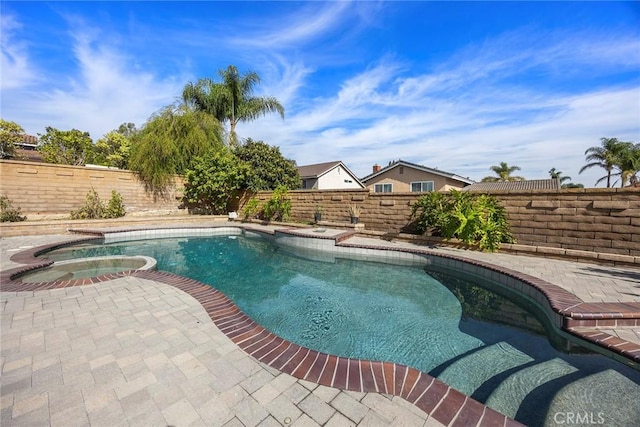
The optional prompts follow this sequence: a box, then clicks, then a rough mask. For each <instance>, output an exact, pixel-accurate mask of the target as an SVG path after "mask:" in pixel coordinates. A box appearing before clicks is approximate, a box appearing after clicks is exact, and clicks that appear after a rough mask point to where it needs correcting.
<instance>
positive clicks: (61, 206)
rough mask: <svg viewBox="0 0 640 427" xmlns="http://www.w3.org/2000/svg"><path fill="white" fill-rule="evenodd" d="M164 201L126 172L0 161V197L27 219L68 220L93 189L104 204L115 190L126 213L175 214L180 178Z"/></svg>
mask: <svg viewBox="0 0 640 427" xmlns="http://www.w3.org/2000/svg"><path fill="white" fill-rule="evenodd" d="M176 185H177V190H176V188H173V189H172V190H171V191H170V192H169V195H168V198H167V199H166V200H157V199H155V200H154V197H153V196H152V195H150V194H148V193H147V192H145V190H144V186H143V185H142V184H141V183H140V182H139V181H138V180H137V179H136V177H135V175H134V174H133V173H132V172H130V171H124V170H117V169H103V168H88V167H79V166H67V165H55V164H50V163H35V162H22V161H14V160H0V194H2V195H3V196H7V197H8V198H9V199H10V200H11V201H12V203H13V204H14V205H15V206H19V207H20V208H21V210H22V212H23V213H24V214H26V215H27V217H28V219H29V220H36V219H50V218H60V217H68V216H69V214H70V212H71V211H72V210H76V209H78V208H80V207H81V206H83V205H84V203H85V197H86V195H87V193H88V192H89V191H90V190H91V189H92V188H93V189H95V190H96V192H97V193H98V195H99V196H100V198H101V199H102V200H104V201H108V200H109V199H110V198H111V191H112V190H116V191H117V192H118V193H120V195H121V196H122V198H123V201H124V204H125V207H126V210H127V213H128V214H133V215H136V214H140V215H143V214H160V215H163V214H179V213H186V212H185V210H181V209H179V208H178V206H179V205H180V200H178V199H179V198H180V197H181V196H182V185H183V183H182V179H181V178H180V177H176Z"/></svg>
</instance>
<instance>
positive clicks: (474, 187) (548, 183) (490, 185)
mask: <svg viewBox="0 0 640 427" xmlns="http://www.w3.org/2000/svg"><path fill="white" fill-rule="evenodd" d="M559 189H560V181H558V180H557V179H553V178H548V179H527V180H524V181H496V182H476V183H474V184H471V185H469V186H467V187H464V189H463V190H462V191H477V192H491V191H530V190H554V191H555V190H559Z"/></svg>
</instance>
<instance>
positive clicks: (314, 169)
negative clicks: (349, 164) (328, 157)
mask: <svg viewBox="0 0 640 427" xmlns="http://www.w3.org/2000/svg"><path fill="white" fill-rule="evenodd" d="M340 163H342V162H341V161H336V162H326V163H316V164H315V165H306V166H298V173H299V174H300V178H317V177H319V176H320V175H323V174H324V173H326V172H328V171H330V170H331V169H333V168H334V167H336V166H338V165H339V164H340Z"/></svg>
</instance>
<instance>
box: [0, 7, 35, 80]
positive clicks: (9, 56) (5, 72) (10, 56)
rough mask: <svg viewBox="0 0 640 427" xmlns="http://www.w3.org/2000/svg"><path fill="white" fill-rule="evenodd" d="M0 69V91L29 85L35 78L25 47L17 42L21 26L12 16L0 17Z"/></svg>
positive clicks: (3, 15) (4, 15)
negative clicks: (0, 72) (0, 74)
mask: <svg viewBox="0 0 640 427" xmlns="http://www.w3.org/2000/svg"><path fill="white" fill-rule="evenodd" d="M0 20H1V21H0V28H2V30H1V31H2V33H1V35H0V45H1V54H2V59H1V63H0V64H1V68H2V76H1V77H0V89H2V90H3V91H5V90H9V89H15V88H21V87H24V86H26V85H29V84H30V83H32V82H33V81H34V79H35V78H36V72H35V70H34V68H33V67H34V65H33V64H32V63H31V61H30V60H29V52H28V48H27V45H26V44H25V43H23V42H20V41H18V40H17V37H16V33H19V31H20V30H21V29H22V24H21V23H20V22H19V21H18V20H17V19H16V18H15V17H14V16H13V15H8V14H4V13H3V14H2V15H0Z"/></svg>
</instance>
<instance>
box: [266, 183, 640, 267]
mask: <svg viewBox="0 0 640 427" xmlns="http://www.w3.org/2000/svg"><path fill="white" fill-rule="evenodd" d="M289 194H290V198H291V201H292V219H293V220H294V221H301V222H305V221H312V220H313V213H314V212H315V209H316V207H317V206H322V207H323V208H324V213H323V215H322V220H323V221H330V222H348V221H349V213H348V211H347V208H348V206H349V205H350V204H354V203H355V204H357V205H358V206H360V208H361V215H360V222H361V223H363V224H365V227H366V229H367V230H373V231H379V232H383V233H390V234H395V233H400V232H410V231H412V227H411V218H410V215H411V205H412V204H413V203H414V202H415V200H416V198H417V197H418V195H416V194H415V193H392V194H389V193H386V194H376V193H369V192H368V190H334V191H313V190H298V191H292V192H290V193H289ZM492 195H494V196H495V197H497V198H498V199H499V200H500V201H501V202H502V203H503V205H504V206H505V208H506V210H507V212H508V218H509V224H510V225H511V229H512V231H513V233H514V235H515V237H516V239H517V241H518V244H519V245H531V246H544V247H549V248H562V249H570V250H574V251H588V252H598V253H609V254H619V255H629V256H636V257H638V256H640V189H638V188H625V189H621V188H602V189H596V188H587V189H565V190H560V191H555V192H552V191H539V190H538V191H527V192H494V193H492ZM256 197H257V198H258V199H260V200H263V201H264V200H267V199H268V198H269V197H271V193H270V192H260V193H258V194H257V195H256ZM552 252H553V251H550V254H552ZM558 254H560V251H559V252H558Z"/></svg>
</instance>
